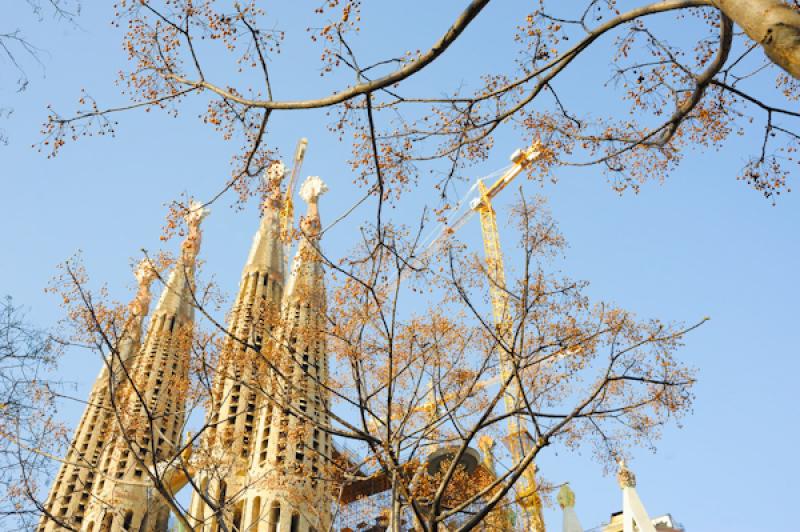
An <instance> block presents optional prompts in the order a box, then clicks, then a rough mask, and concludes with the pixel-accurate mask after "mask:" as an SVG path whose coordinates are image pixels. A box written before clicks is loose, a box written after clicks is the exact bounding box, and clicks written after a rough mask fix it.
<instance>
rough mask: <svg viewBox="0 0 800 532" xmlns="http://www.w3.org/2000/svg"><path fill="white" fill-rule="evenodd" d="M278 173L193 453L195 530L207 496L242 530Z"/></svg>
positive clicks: (278, 259) (279, 278)
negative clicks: (198, 489) (197, 488)
mask: <svg viewBox="0 0 800 532" xmlns="http://www.w3.org/2000/svg"><path fill="white" fill-rule="evenodd" d="M285 173H286V170H285V167H284V166H283V164H282V163H280V162H278V163H275V164H273V165H271V166H270V167H269V169H268V171H267V172H266V174H265V176H264V181H265V187H266V189H267V197H266V199H265V201H264V203H263V205H262V217H261V223H260V225H259V228H258V230H257V231H256V234H255V236H254V237H253V244H252V246H251V247H250V253H249V254H248V256H247V261H246V262H245V265H244V268H243V270H242V277H241V281H240V282H239V293H238V294H237V296H236V302H235V303H234V306H233V308H232V309H231V313H230V318H229V320H228V330H227V334H228V336H227V337H226V338H225V343H224V344H223V347H222V350H221V352H220V357H219V363H218V366H217V368H216V372H215V375H214V383H213V388H212V401H211V405H210V408H209V411H208V414H207V416H206V428H205V430H204V431H203V436H202V438H201V446H200V449H198V451H196V452H195V455H194V456H195V460H196V462H197V463H201V464H204V466H203V467H202V468H201V470H200V471H199V473H198V474H197V475H196V478H195V479H194V481H195V484H196V485H198V486H201V487H204V489H203V488H201V490H203V491H204V492H203V493H202V495H201V494H200V493H198V492H195V493H194V495H193V497H192V502H191V507H190V512H189V513H190V516H191V517H192V520H193V525H195V527H196V528H198V529H203V527H205V526H212V524H213V522H214V521H215V520H216V519H218V518H219V513H218V512H215V511H214V510H213V509H212V506H210V505H209V504H207V502H208V500H214V501H217V504H218V505H219V506H221V507H223V508H227V511H226V512H225V514H224V515H223V519H224V520H225V521H226V523H227V525H228V528H229V529H231V528H232V527H233V528H234V529H235V528H236V527H239V528H238V529H239V530H243V529H244V528H243V527H241V520H242V506H243V504H244V501H243V499H242V494H243V493H244V489H245V487H246V486H247V483H248V478H247V469H248V466H249V465H250V460H251V455H252V454H253V452H254V447H255V446H256V445H257V444H256V440H257V437H256V431H255V428H256V427H255V425H256V417H257V414H258V412H259V411H260V410H263V408H264V404H263V403H264V394H263V393H259V391H262V392H263V390H264V389H265V386H266V383H265V381H266V375H267V370H266V369H267V368H266V363H265V360H266V358H267V357H269V356H270V355H271V350H272V346H273V345H274V336H275V334H276V332H275V330H276V329H277V326H278V322H279V319H280V308H281V300H282V298H283V287H284V283H285V281H286V260H285V253H284V244H283V242H282V241H281V218H280V212H281V210H282V209H283V202H282V197H281V193H280V184H281V181H282V180H283V178H284V175H285ZM262 345H263V348H262ZM223 499H224V500H223ZM217 504H215V505H214V506H216V505H217Z"/></svg>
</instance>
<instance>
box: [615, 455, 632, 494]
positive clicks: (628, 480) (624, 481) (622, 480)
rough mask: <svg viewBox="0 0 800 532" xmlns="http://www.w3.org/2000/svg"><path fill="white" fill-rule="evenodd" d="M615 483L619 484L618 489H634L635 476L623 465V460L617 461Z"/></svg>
mask: <svg viewBox="0 0 800 532" xmlns="http://www.w3.org/2000/svg"><path fill="white" fill-rule="evenodd" d="M617 481H618V482H619V487H620V488H635V487H636V475H634V474H633V472H632V471H631V470H630V469H628V466H627V465H625V460H620V461H619V470H618V471H617Z"/></svg>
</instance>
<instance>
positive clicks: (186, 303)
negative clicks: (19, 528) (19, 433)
mask: <svg viewBox="0 0 800 532" xmlns="http://www.w3.org/2000/svg"><path fill="white" fill-rule="evenodd" d="M207 214H208V210H207V209H205V208H203V207H202V206H201V205H200V204H198V203H195V202H193V203H192V204H191V205H190V208H189V212H188V213H187V214H186V216H185V220H186V225H187V227H188V234H187V236H186V239H185V240H184V242H183V243H182V245H181V253H180V256H179V258H178V260H177V261H176V263H175V265H174V267H173V269H172V272H171V273H170V275H169V278H168V280H167V282H166V285H165V286H164V289H163V291H162V293H161V297H160V298H159V300H158V303H157V305H156V307H155V309H154V310H153V314H152V317H151V318H150V322H149V324H148V330H147V336H146V338H145V341H144V344H143V345H142V348H141V350H140V351H139V354H138V355H137V356H136V357H134V358H133V360H132V361H131V362H130V369H129V370H128V372H127V374H126V375H125V378H124V379H121V382H120V384H119V388H118V390H117V393H116V394H115V395H114V398H115V400H116V401H115V403H114V405H113V406H114V408H113V409H112V411H113V412H115V413H116V417H115V421H116V423H114V425H113V428H114V429H115V430H114V432H113V434H98V435H97V436H96V437H97V438H108V439H109V445H107V446H105V448H104V449H103V452H102V454H101V455H100V457H99V459H98V461H97V468H96V469H97V470H98V473H99V474H98V475H97V478H94V472H92V473H91V476H92V479H93V481H94V485H93V487H92V492H91V497H90V498H89V499H88V501H85V503H86V504H87V506H88V509H87V511H86V517H85V519H84V520H83V523H82V526H81V528H80V529H81V530H87V531H92V532H94V531H95V530H166V526H167V520H168V518H169V510H168V508H167V506H166V504H165V502H164V501H162V500H161V499H158V498H157V496H154V494H155V493H156V492H155V490H153V486H152V483H151V482H150V473H152V472H153V471H155V470H156V469H157V468H159V467H160V465H161V462H162V461H164V460H167V461H169V460H170V459H173V458H174V457H175V453H176V452H177V451H178V450H179V444H180V439H181V434H182V431H183V424H184V422H185V401H186V389H187V386H188V382H189V353H190V350H191V342H192V336H193V327H194V321H193V317H194V310H193V309H194V297H193V291H194V289H195V285H194V271H195V263H196V259H197V254H198V252H199V251H200V243H201V233H200V223H201V222H202V220H203V218H205V216H206V215H207ZM131 452H136V453H137V456H131Z"/></svg>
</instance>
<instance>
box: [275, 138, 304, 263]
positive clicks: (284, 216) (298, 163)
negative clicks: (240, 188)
mask: <svg viewBox="0 0 800 532" xmlns="http://www.w3.org/2000/svg"><path fill="white" fill-rule="evenodd" d="M307 146H308V139H306V138H305V137H304V138H301V139H300V140H299V141H298V143H297V148H295V150H294V159H293V160H292V173H291V174H290V175H289V183H288V184H287V185H286V193H285V194H284V197H283V209H282V210H281V240H283V243H284V244H285V245H287V246H288V245H289V243H290V241H291V237H292V235H291V229H292V223H293V222H294V200H293V196H294V187H295V184H296V183H297V175H298V174H299V173H300V168H302V166H303V159H304V158H305V156H306V147H307ZM287 257H288V254H287Z"/></svg>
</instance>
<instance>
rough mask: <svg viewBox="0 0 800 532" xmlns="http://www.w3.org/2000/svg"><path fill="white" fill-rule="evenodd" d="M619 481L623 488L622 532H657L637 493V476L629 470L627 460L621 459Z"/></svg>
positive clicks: (618, 471) (618, 472)
mask: <svg viewBox="0 0 800 532" xmlns="http://www.w3.org/2000/svg"><path fill="white" fill-rule="evenodd" d="M617 481H618V482H619V487H620V488H622V530H623V532H634V530H639V531H640V532H656V529H655V527H654V526H653V523H652V521H651V520H650V516H649V515H647V510H645V509H644V505H643V504H642V501H641V500H640V499H639V494H638V493H636V475H634V474H633V472H632V471H631V470H630V469H628V466H627V464H625V460H622V459H620V461H619V469H618V470H617Z"/></svg>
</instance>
